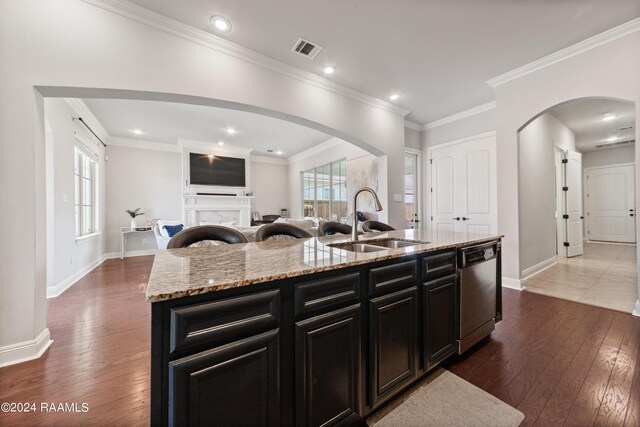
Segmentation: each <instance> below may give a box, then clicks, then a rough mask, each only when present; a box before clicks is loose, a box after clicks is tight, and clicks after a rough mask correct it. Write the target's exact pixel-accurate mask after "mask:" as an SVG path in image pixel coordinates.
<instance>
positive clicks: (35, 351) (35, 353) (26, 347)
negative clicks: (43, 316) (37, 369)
mask: <svg viewBox="0 0 640 427" xmlns="http://www.w3.org/2000/svg"><path fill="white" fill-rule="evenodd" d="M51 343H53V340H52V339H51V335H50V333H49V329H48V328H45V329H44V330H43V331H42V332H41V333H40V335H38V336H37V337H36V339H34V340H29V341H24V342H21V343H18V344H11V345H6V346H4V347H0V368H2V367H4V366H9V365H15V364H16V363H22V362H27V361H29V360H33V359H37V358H39V357H40V356H42V355H43V354H44V352H45V351H47V349H48V348H49V346H50V345H51Z"/></svg>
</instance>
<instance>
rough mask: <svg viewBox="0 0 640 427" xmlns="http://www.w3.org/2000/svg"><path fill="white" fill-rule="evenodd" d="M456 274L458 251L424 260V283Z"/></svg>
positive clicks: (431, 256) (427, 257)
mask: <svg viewBox="0 0 640 427" xmlns="http://www.w3.org/2000/svg"><path fill="white" fill-rule="evenodd" d="M455 272H456V251H455V250H453V251H448V252H443V253H440V254H436V255H429V256H426V257H424V258H422V281H423V282H428V281H431V280H434V279H438V278H440V277H444V276H447V275H449V274H455Z"/></svg>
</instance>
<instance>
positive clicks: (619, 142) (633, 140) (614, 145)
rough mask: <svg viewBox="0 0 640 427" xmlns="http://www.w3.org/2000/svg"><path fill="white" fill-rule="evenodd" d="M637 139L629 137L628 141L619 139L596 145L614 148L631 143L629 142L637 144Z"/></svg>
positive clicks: (597, 146)
mask: <svg viewBox="0 0 640 427" xmlns="http://www.w3.org/2000/svg"><path fill="white" fill-rule="evenodd" d="M635 142H636V140H635V139H628V140H626V141H618V142H610V143H608V144H599V145H596V148H600V149H602V148H614V147H620V146H621V145H629V144H635Z"/></svg>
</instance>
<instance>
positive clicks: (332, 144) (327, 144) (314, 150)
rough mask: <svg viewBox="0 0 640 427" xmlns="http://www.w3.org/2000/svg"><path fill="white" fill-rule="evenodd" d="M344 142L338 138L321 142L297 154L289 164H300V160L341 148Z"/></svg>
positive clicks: (289, 160) (289, 159) (291, 158)
mask: <svg viewBox="0 0 640 427" xmlns="http://www.w3.org/2000/svg"><path fill="white" fill-rule="evenodd" d="M343 142H344V141H343V140H341V139H338V138H329V139H327V140H326V141H324V142H321V143H320V144H318V145H314V146H313V147H311V148H308V149H306V150H304V151H301V152H299V153H298V154H295V155H293V156H291V157H289V158H288V159H287V160H288V163H289V164H291V163H296V162H299V161H300V160H303V159H306V158H309V157H312V156H315V155H316V154H318V153H322V152H323V151H326V150H330V149H332V148H336V147H339V146H340V145H342V143H343Z"/></svg>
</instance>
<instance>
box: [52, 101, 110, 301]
mask: <svg viewBox="0 0 640 427" xmlns="http://www.w3.org/2000/svg"><path fill="white" fill-rule="evenodd" d="M45 115H46V117H47V121H48V122H49V124H50V126H51V129H52V137H53V150H52V155H53V162H52V163H53V276H52V279H53V281H52V282H51V283H50V284H49V286H48V289H47V294H48V295H49V296H57V295H59V294H60V293H61V292H63V291H64V290H65V289H67V288H68V287H69V286H70V285H71V284H73V283H74V282H75V280H77V279H78V278H79V276H81V275H82V274H83V273H86V272H87V271H88V269H90V268H92V267H94V266H95V265H96V264H97V263H98V262H100V261H101V260H102V255H103V253H104V237H105V234H104V231H105V228H106V227H105V213H104V206H105V163H104V149H103V147H102V145H100V143H99V142H98V141H97V140H96V139H95V138H94V137H93V136H91V135H90V134H89V133H88V132H87V130H86V129H85V128H84V127H83V125H81V124H79V123H78V122H77V121H73V117H74V116H75V115H74V113H73V110H72V109H71V108H70V107H69V105H68V104H67V103H66V102H65V101H64V100H62V99H46V100H45ZM82 144H84V146H86V148H85V147H83V145H82ZM75 147H79V148H82V149H84V150H85V151H91V152H93V153H94V154H96V156H97V162H96V164H97V167H98V209H99V213H100V215H99V225H98V228H99V230H100V235H97V236H95V237H89V238H86V239H80V240H77V239H76V232H75V207H74V202H75V178H74V148H75Z"/></svg>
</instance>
